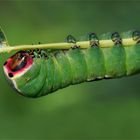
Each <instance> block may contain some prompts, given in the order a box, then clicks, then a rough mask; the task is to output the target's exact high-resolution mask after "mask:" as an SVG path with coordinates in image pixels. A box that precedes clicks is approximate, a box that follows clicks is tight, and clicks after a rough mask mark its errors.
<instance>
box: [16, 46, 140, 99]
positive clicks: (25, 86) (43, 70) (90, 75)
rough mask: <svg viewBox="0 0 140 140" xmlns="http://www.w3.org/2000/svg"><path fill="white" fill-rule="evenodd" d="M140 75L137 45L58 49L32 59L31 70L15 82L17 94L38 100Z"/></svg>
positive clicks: (139, 52)
mask: <svg viewBox="0 0 140 140" xmlns="http://www.w3.org/2000/svg"><path fill="white" fill-rule="evenodd" d="M139 72H140V46H139V45H134V46H129V47H123V46H121V45H114V46H112V47H109V48H100V47H96V46H94V47H90V48H87V49H69V50H67V51H62V50H59V51H57V53H56V52H55V53H51V54H50V56H49V58H34V63H33V65H32V66H31V68H30V69H29V70H28V71H27V72H26V73H25V74H23V75H21V76H20V77H17V78H16V79H15V82H16V84H17V87H18V90H20V91H19V92H20V93H21V94H22V95H24V96H28V97H40V96H44V95H47V94H49V93H51V92H53V91H56V90H58V89H60V88H64V87H67V86H69V85H72V84H78V83H81V82H85V81H92V80H97V79H103V78H105V77H108V78H119V77H122V76H127V75H132V74H136V73H139Z"/></svg>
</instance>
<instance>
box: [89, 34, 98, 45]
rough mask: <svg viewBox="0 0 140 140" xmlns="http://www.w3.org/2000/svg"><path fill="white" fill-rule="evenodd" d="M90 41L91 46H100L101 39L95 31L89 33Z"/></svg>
mask: <svg viewBox="0 0 140 140" xmlns="http://www.w3.org/2000/svg"><path fill="white" fill-rule="evenodd" d="M89 41H90V46H91V47H98V46H99V39H98V37H97V35H96V34H95V33H89Z"/></svg>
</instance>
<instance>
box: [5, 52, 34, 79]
mask: <svg viewBox="0 0 140 140" xmlns="http://www.w3.org/2000/svg"><path fill="white" fill-rule="evenodd" d="M32 63H33V58H32V57H31V56H30V55H29V53H27V52H25V51H19V52H17V53H16V54H15V55H13V56H12V57H10V58H9V59H8V60H7V61H6V62H5V63H4V68H5V70H6V73H7V74H8V75H9V77H13V76H15V75H16V74H20V73H22V72H24V70H26V69H28V68H29V67H30V66H31V65H32Z"/></svg>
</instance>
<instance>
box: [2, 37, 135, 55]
mask: <svg viewBox="0 0 140 140" xmlns="http://www.w3.org/2000/svg"><path fill="white" fill-rule="evenodd" d="M99 43H100V45H99V46H100V47H101V48H104V47H111V46H113V45H114V42H113V41H112V40H100V42H99ZM122 44H123V46H124V47H128V46H132V45H135V44H136V41H134V40H133V39H132V38H126V39H123V40H122ZM73 45H74V44H73V43H49V44H38V45H18V46H6V47H3V48H0V53H5V52H8V53H9V52H11V51H18V50H28V49H29V50H30V49H36V48H38V49H70V48H71V47H72V46H73ZM76 45H77V46H80V48H82V49H85V48H89V47H90V42H89V41H81V42H77V43H76Z"/></svg>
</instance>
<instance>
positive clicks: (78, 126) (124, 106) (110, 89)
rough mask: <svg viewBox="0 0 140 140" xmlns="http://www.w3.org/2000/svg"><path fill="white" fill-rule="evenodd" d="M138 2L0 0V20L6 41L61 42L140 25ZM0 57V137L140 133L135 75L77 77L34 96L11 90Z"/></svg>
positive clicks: (139, 89) (106, 136) (4, 56)
mask: <svg viewBox="0 0 140 140" xmlns="http://www.w3.org/2000/svg"><path fill="white" fill-rule="evenodd" d="M139 13H140V2H138V1H125V0H124V1H113V0H112V1H111V0H109V1H104V0H101V1H92V0H65V1H64V0H46V1H45V0H44V1H41V0H40V1H39V0H34V1H26V0H24V1H20V0H19V1H18V0H13V1H12V0H11V1H5V0H0V25H1V26H2V28H3V30H4V31H5V33H6V35H7V38H8V40H9V44H10V45H16V44H32V43H38V42H39V41H40V42H42V43H47V42H62V41H64V38H65V37H66V35H68V34H72V35H74V36H76V37H80V36H83V35H84V34H86V33H88V32H91V31H94V32H96V33H98V34H102V33H106V32H113V31H118V32H122V31H127V30H130V29H140V16H139ZM10 55H11V54H1V57H0V65H1V67H0V75H1V76H0V139H18V140H19V139H38V140H39V139H48V140H49V139H60V140H61V139H86V140H87V139H115V140H116V139H133V140H134V139H140V85H139V83H140V75H135V76H131V77H125V78H122V79H115V80H102V81H97V82H90V83H82V84H79V85H75V86H70V87H68V88H65V89H63V90H59V91H57V92H55V93H53V94H50V95H48V96H44V97H42V98H38V99H28V98H26V97H22V96H20V95H18V94H16V92H15V91H13V89H12V88H11V87H10V86H9V84H8V83H7V81H6V80H5V77H4V74H3V69H2V64H3V63H4V61H5V60H6V59H7V58H8V57H9V56H10Z"/></svg>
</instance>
